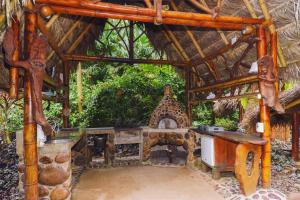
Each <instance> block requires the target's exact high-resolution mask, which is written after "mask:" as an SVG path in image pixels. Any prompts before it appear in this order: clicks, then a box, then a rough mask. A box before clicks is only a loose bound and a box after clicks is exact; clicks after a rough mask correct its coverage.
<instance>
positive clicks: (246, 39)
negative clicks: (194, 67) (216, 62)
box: [192, 32, 254, 64]
mask: <svg viewBox="0 0 300 200" xmlns="http://www.w3.org/2000/svg"><path fill="white" fill-rule="evenodd" d="M253 34H254V33H253V32H252V33H251V34H247V35H242V36H241V37H239V38H238V39H237V41H236V42H235V43H234V44H231V43H230V44H228V45H226V46H224V47H223V48H221V49H220V50H218V51H217V52H214V53H211V54H209V55H207V56H206V57H205V58H203V59H202V60H201V61H198V60H197V61H192V62H193V63H196V64H203V63H204V62H205V61H210V60H213V59H215V58H217V57H218V56H220V55H222V54H224V53H226V52H227V51H229V50H231V49H233V48H235V47H236V46H238V45H239V44H241V43H243V42H249V40H250V39H251V37H254V36H253Z"/></svg>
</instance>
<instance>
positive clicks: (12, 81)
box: [9, 16, 21, 99]
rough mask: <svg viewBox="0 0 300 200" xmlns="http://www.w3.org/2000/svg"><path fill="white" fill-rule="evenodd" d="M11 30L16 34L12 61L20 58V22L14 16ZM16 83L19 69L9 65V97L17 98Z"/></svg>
mask: <svg viewBox="0 0 300 200" xmlns="http://www.w3.org/2000/svg"><path fill="white" fill-rule="evenodd" d="M12 30H13V32H14V35H16V36H17V38H16V40H15V41H12V42H14V43H15V51H14V53H13V58H12V59H13V61H17V60H19V59H20V49H21V48H20V22H19V20H18V18H17V17H16V16H13V20H12ZM18 85H19V70H18V68H17V67H15V66H11V67H10V69H9V96H10V98H13V99H17V98H18Z"/></svg>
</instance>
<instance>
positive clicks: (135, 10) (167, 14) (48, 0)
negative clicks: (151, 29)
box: [36, 0, 264, 24]
mask: <svg viewBox="0 0 300 200" xmlns="http://www.w3.org/2000/svg"><path fill="white" fill-rule="evenodd" d="M36 2H37V3H40V4H49V5H56V6H63V7H65V8H70V7H73V8H80V9H88V10H93V11H102V12H111V13H115V14H117V13H119V14H126V15H138V16H148V17H156V11H155V9H152V8H143V7H137V6H124V5H120V4H113V3H105V2H97V3H95V2H93V1H89V0H86V1H79V0H68V1H67V0H60V1H58V0H36ZM161 14H162V18H170V19H184V20H196V21H198V20H199V21H207V22H223V23H237V24H262V23H263V22H264V19H255V18H246V17H235V16H218V17H213V16H211V15H209V14H199V13H190V12H189V13H188V12H176V11H165V10H162V13H161Z"/></svg>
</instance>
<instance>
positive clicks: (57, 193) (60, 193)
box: [50, 187, 70, 200]
mask: <svg viewBox="0 0 300 200" xmlns="http://www.w3.org/2000/svg"><path fill="white" fill-rule="evenodd" d="M69 194H70V192H69V190H67V189H65V188H63V187H56V188H55V189H54V190H53V191H52V192H51V195H50V198H51V200H64V199H66V198H68V196H69Z"/></svg>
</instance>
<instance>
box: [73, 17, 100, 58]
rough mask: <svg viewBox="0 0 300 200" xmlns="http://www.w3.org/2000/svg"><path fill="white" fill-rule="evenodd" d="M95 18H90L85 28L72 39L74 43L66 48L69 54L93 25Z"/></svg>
mask: <svg viewBox="0 0 300 200" xmlns="http://www.w3.org/2000/svg"><path fill="white" fill-rule="evenodd" d="M94 21H95V19H92V20H91V21H90V23H89V24H88V25H87V26H86V27H85V29H84V30H83V31H82V32H81V33H80V35H79V36H78V38H77V39H76V40H75V41H74V43H73V44H72V45H71V46H70V48H69V49H68V50H67V54H71V53H72V52H73V51H74V50H75V49H76V48H77V46H78V45H79V44H80V42H81V41H82V40H83V38H84V36H85V35H86V34H87V33H88V32H89V31H90V29H91V28H92V26H93V22H94Z"/></svg>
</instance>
